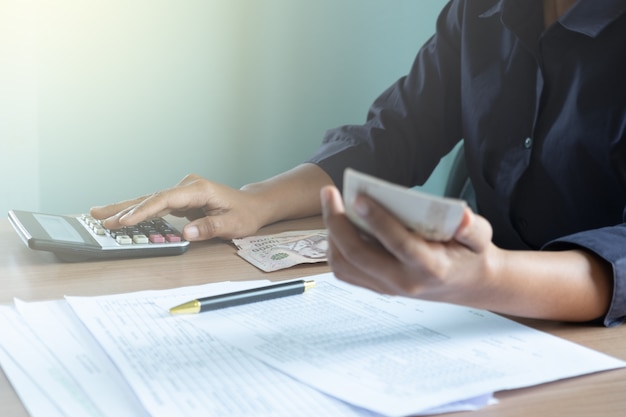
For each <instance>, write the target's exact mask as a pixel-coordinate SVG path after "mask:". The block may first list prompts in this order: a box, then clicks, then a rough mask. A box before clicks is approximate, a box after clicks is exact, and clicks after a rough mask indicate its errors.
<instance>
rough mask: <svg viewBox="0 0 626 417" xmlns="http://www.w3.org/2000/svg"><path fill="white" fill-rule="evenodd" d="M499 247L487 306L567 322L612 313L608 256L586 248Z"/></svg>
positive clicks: (487, 293) (611, 285)
mask: <svg viewBox="0 0 626 417" xmlns="http://www.w3.org/2000/svg"><path fill="white" fill-rule="evenodd" d="M496 251H497V252H499V253H498V254H497V256H495V257H493V258H492V259H493V260H494V261H493V262H492V264H491V268H490V271H491V272H490V274H493V277H492V279H490V280H489V281H490V282H492V283H493V284H494V285H493V286H492V287H491V289H490V290H488V291H486V293H485V296H486V298H485V299H483V300H482V302H484V303H485V304H486V305H485V306H484V307H485V308H488V309H490V310H493V311H498V312H501V313H505V314H512V315H516V316H523V317H532V318H541V319H552V320H563V321H588V320H593V319H597V318H599V317H602V316H603V315H604V314H606V312H607V310H608V308H609V305H610V302H611V297H612V288H613V278H612V268H611V266H610V265H609V264H608V263H606V262H605V261H604V260H602V259H600V258H598V257H597V256H595V255H593V254H591V253H589V252H586V251H583V250H569V251H561V252H530V251H503V250H500V249H497V250H496Z"/></svg>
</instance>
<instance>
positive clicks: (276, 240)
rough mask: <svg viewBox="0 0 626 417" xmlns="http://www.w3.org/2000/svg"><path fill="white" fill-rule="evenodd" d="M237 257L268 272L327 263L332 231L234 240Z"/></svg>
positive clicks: (310, 231) (298, 232)
mask: <svg viewBox="0 0 626 417" xmlns="http://www.w3.org/2000/svg"><path fill="white" fill-rule="evenodd" d="M233 243H234V244H235V246H237V248H239V250H238V251H237V254H238V255H239V256H241V257H242V258H243V259H245V260H246V261H248V262H250V263H251V264H252V265H254V266H256V267H257V268H259V269H261V270H262V271H265V272H271V271H276V270H279V269H284V268H290V267H292V266H295V265H299V264H303V263H316V262H326V259H327V258H326V250H327V249H328V231H327V230H325V229H319V230H304V231H291V232H284V233H279V234H273V235H265V236H251V237H246V238H242V239H233Z"/></svg>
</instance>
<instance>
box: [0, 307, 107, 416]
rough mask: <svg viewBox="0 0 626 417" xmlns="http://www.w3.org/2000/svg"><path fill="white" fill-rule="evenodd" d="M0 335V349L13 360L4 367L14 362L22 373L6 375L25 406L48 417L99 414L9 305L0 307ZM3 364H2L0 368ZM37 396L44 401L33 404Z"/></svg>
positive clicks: (58, 362) (69, 375) (73, 380)
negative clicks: (25, 376)
mask: <svg viewBox="0 0 626 417" xmlns="http://www.w3.org/2000/svg"><path fill="white" fill-rule="evenodd" d="M0 334H1V335H2V348H3V349H4V352H5V353H6V354H8V355H10V359H11V360H12V362H13V364H11V363H8V366H9V368H8V369H9V370H10V369H11V365H17V366H19V369H20V370H21V371H22V372H23V374H20V373H19V372H17V373H15V378H16V379H15V380H13V379H12V376H13V374H12V373H10V372H9V373H8V375H7V376H9V378H10V379H11V382H12V383H16V384H17V385H16V388H17V389H16V390H17V392H18V393H20V394H21V396H20V397H21V398H22V400H24V401H27V402H26V403H25V405H26V409H28V410H29V411H31V410H33V411H35V412H46V411H49V415H50V416H54V415H57V414H60V415H64V416H69V417H80V416H98V417H100V416H103V414H102V413H101V411H100V410H99V409H98V407H97V406H96V405H95V404H94V403H93V401H92V400H91V398H89V396H88V395H86V393H85V391H84V390H83V389H82V387H81V386H80V384H79V383H78V382H77V381H76V380H75V379H74V378H73V376H72V375H71V374H70V373H69V372H68V371H67V370H66V369H65V367H64V366H63V363H62V362H60V361H59V360H58V359H57V358H56V357H55V356H54V355H53V354H52V353H51V352H50V351H49V350H48V349H47V348H46V346H45V345H44V344H43V343H42V342H41V341H40V340H39V339H38V338H37V336H36V335H35V334H34V333H33V332H32V331H31V330H30V328H29V327H28V325H27V324H26V323H25V322H24V321H23V320H22V318H21V317H20V316H19V314H18V313H17V311H15V309H14V308H12V307H10V306H0ZM4 366H5V363H3V368H4ZM24 375H28V380H30V382H31V384H29V383H28V380H26V381H25V380H24V379H23V378H24ZM36 387H37V388H38V390H36V389H35V388H36ZM40 397H44V398H45V400H44V401H43V402H42V403H41V404H38V405H35V404H34V402H35V401H39V400H41V398H40ZM44 415H45V414H44Z"/></svg>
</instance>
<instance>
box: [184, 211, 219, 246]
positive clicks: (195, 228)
mask: <svg viewBox="0 0 626 417" xmlns="http://www.w3.org/2000/svg"><path fill="white" fill-rule="evenodd" d="M216 230H217V228H216V225H215V217H211V216H206V217H202V218H200V219H197V220H194V221H192V222H189V223H187V224H186V225H185V227H183V237H184V238H185V240H188V241H190V242H193V241H198V240H207V239H211V238H214V237H215V236H216V235H217V232H216Z"/></svg>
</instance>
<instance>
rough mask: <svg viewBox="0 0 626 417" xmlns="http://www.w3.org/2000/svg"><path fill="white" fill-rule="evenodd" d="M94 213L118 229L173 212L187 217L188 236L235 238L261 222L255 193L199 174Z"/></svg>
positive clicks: (108, 226) (184, 235) (253, 231)
mask: <svg viewBox="0 0 626 417" xmlns="http://www.w3.org/2000/svg"><path fill="white" fill-rule="evenodd" d="M90 214H91V215H92V216H93V217H95V218H97V219H101V220H104V226H105V227H106V228H109V229H118V228H120V227H123V226H132V225H135V224H137V223H139V222H141V221H143V220H146V219H150V218H153V217H162V216H165V215H167V214H172V215H175V216H178V217H186V218H188V219H189V220H190V223H188V224H187V225H185V227H184V228H183V237H184V238H185V239H186V240H189V241H194V240H205V239H211V238H213V237H221V238H225V239H232V238H235V237H242V236H247V235H250V234H254V233H255V232H256V231H257V230H258V229H259V228H260V227H261V226H263V224H262V220H261V219H260V218H259V207H258V204H256V203H255V194H254V193H251V192H246V191H244V190H236V189H233V188H230V187H228V186H225V185H222V184H218V183H215V182H211V181H209V180H207V179H205V178H202V177H200V176H198V175H195V174H190V175H187V176H186V177H185V178H184V179H183V180H182V181H181V182H180V183H178V184H177V185H176V186H174V187H172V188H168V189H165V190H163V191H159V192H156V193H153V194H150V195H145V196H142V197H138V198H135V199H132V200H127V201H122V202H119V203H114V204H109V205H106V206H100V207H94V208H92V209H91V211H90Z"/></svg>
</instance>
